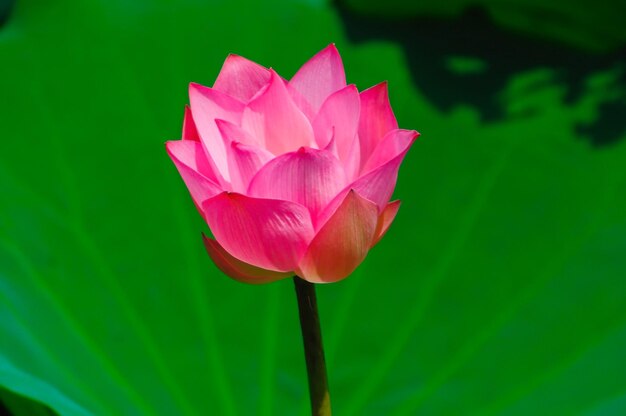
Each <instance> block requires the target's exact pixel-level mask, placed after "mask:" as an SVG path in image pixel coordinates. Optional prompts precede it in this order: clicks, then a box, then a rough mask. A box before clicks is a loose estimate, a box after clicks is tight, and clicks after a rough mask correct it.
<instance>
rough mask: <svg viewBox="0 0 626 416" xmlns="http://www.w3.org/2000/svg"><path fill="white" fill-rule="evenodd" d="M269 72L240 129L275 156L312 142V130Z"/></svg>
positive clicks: (285, 89) (280, 83) (277, 77)
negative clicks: (266, 85) (269, 75)
mask: <svg viewBox="0 0 626 416" xmlns="http://www.w3.org/2000/svg"><path fill="white" fill-rule="evenodd" d="M270 71H271V74H272V76H271V78H270V83H269V85H268V87H267V88H266V89H265V90H264V91H262V92H261V93H260V94H259V95H257V96H256V97H255V98H253V99H252V101H250V102H249V103H248V105H247V106H246V108H245V110H244V112H243V118H242V120H241V126H242V127H243V129H244V130H246V131H248V132H249V133H250V134H251V135H252V136H255V137H257V138H258V140H259V141H260V143H262V146H263V147H264V148H266V149H267V150H269V151H270V152H272V153H274V154H277V155H278V154H282V153H285V152H288V151H291V150H294V149H297V148H298V147H300V146H310V145H311V144H312V143H313V142H314V136H313V129H312V127H311V124H310V123H309V121H308V119H307V118H306V116H305V115H304V114H303V113H302V111H300V110H299V109H298V107H297V106H296V104H295V103H294V102H293V100H292V99H291V96H290V95H289V93H288V92H287V88H286V87H285V84H284V82H283V80H282V79H281V78H280V76H279V75H278V74H277V73H276V72H274V71H273V70H270Z"/></svg>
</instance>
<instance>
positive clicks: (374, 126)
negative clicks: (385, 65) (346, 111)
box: [359, 82, 398, 163]
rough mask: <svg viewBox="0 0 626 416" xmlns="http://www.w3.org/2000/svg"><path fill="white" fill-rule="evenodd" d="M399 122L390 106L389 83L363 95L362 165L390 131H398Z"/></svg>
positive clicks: (361, 119)
mask: <svg viewBox="0 0 626 416" xmlns="http://www.w3.org/2000/svg"><path fill="white" fill-rule="evenodd" d="M397 128H398V122H397V121H396V117H395V116H394V115H393V110H392V109H391V105H390V104H389V93H388V91H387V82H383V83H380V84H378V85H375V86H373V87H372V88H369V89H367V90H365V91H363V92H362V93H361V118H360V120H359V141H360V144H361V163H365V162H366V161H367V160H368V159H369V157H370V155H371V153H372V152H373V151H374V149H375V148H376V146H377V145H378V143H379V142H380V141H381V140H382V138H383V137H385V134H387V132H388V131H389V130H393V129H397Z"/></svg>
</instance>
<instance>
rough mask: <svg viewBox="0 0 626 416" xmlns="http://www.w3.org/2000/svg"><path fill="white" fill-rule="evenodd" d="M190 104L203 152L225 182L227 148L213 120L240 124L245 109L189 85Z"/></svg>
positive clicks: (225, 97) (209, 90)
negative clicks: (208, 156)
mask: <svg viewBox="0 0 626 416" xmlns="http://www.w3.org/2000/svg"><path fill="white" fill-rule="evenodd" d="M189 101H190V102H191V112H192V114H193V119H194V121H195V123H196V126H197V127H198V132H199V133H200V138H201V140H202V144H203V145H204V149H205V151H206V152H207V154H208V155H210V157H211V159H212V160H213V162H214V163H215V166H217V169H218V170H219V173H220V174H221V176H222V177H223V178H224V179H225V180H226V181H228V179H229V176H228V161H227V159H226V146H225V145H224V141H223V140H222V135H221V134H220V132H219V131H218V129H217V125H216V124H215V119H217V118H219V119H222V120H226V121H230V122H231V123H235V124H239V122H240V121H241V113H242V112H243V109H244V107H245V106H244V104H243V103H241V102H240V101H238V100H236V99H234V98H232V97H230V96H228V95H226V94H224V93H222V92H219V91H217V90H214V89H212V88H208V87H204V86H202V85H198V84H194V83H192V84H190V85H189Z"/></svg>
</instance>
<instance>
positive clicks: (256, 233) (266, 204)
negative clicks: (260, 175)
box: [202, 192, 313, 272]
mask: <svg viewBox="0 0 626 416" xmlns="http://www.w3.org/2000/svg"><path fill="white" fill-rule="evenodd" d="M202 210H203V212H204V216H205V219H206V222H207V224H208V225H209V227H210V228H211V231H212V232H213V235H214V236H215V239H216V240H217V241H219V243H220V244H221V245H222V247H224V249H225V250H226V251H228V252H229V253H230V254H231V255H232V256H234V257H235V258H237V259H239V260H241V261H243V262H246V263H248V264H251V265H254V266H257V267H261V268H264V269H268V270H273V271H279V272H287V271H292V270H294V269H295V268H296V265H297V263H298V260H299V259H300V257H301V256H302V254H303V253H304V250H306V247H307V245H308V243H309V242H310V241H311V239H312V238H313V225H312V224H311V217H310V215H309V212H308V211H307V209H306V208H305V207H303V206H302V205H299V204H296V203H293V202H288V201H277V200H271V199H256V198H250V197H247V196H245V195H241V194H237V193H229V192H223V193H221V194H219V195H217V196H215V197H213V198H211V199H209V200H207V201H205V202H204V203H203V204H202Z"/></svg>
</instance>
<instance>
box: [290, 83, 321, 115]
mask: <svg viewBox="0 0 626 416" xmlns="http://www.w3.org/2000/svg"><path fill="white" fill-rule="evenodd" d="M285 85H286V86H287V92H288V93H289V96H290V97H291V99H292V100H293V102H294V103H295V104H296V107H298V109H300V111H302V114H304V115H305V116H306V118H307V120H309V122H311V121H313V119H314V118H315V113H316V111H314V110H313V106H311V104H310V103H309V102H308V101H307V99H306V98H304V96H303V95H302V94H300V92H299V91H298V90H297V89H296V88H295V87H294V86H293V85H291V84H289V83H288V82H287V81H285Z"/></svg>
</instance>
